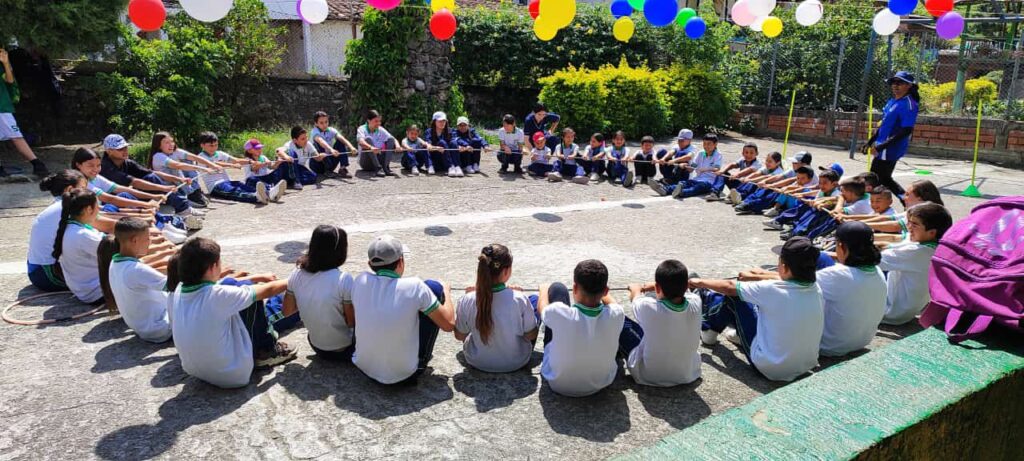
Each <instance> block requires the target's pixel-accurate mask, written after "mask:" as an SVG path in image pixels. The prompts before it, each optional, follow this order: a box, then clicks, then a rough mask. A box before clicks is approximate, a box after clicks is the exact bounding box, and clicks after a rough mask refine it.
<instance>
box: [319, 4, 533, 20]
mask: <svg viewBox="0 0 1024 461" xmlns="http://www.w3.org/2000/svg"><path fill="white" fill-rule="evenodd" d="M511 3H513V4H515V2H514V1H512V2H511ZM455 4H456V6H457V7H459V8H472V7H476V6H486V7H496V6H498V5H500V4H501V0H455ZM327 8H328V10H329V11H330V13H329V15H328V16H327V19H333V20H340V21H359V20H361V19H362V18H363V10H364V9H365V8H366V1H365V0H327Z"/></svg>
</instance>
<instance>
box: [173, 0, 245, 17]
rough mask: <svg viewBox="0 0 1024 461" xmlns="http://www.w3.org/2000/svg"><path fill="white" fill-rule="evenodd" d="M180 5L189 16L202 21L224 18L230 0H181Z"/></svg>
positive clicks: (229, 9)
mask: <svg viewBox="0 0 1024 461" xmlns="http://www.w3.org/2000/svg"><path fill="white" fill-rule="evenodd" d="M180 3H181V7H182V8H183V9H184V10H185V12H186V13H188V15H189V16H192V17H193V18H196V19H198V20H200V21H203V22H214V21H220V20H221V19H224V16H227V15H228V11H231V3H232V2H231V0H181V2H180Z"/></svg>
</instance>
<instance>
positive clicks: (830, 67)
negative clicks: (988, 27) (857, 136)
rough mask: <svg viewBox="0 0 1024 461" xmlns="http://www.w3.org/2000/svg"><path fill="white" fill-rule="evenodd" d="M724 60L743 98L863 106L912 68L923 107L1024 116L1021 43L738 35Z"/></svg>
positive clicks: (885, 95) (878, 100)
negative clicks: (745, 39) (748, 38)
mask: <svg viewBox="0 0 1024 461" xmlns="http://www.w3.org/2000/svg"><path fill="white" fill-rule="evenodd" d="M732 48H733V50H734V52H735V53H734V55H733V56H732V59H731V60H730V61H729V62H728V63H724V64H723V66H724V67H726V71H727V73H728V74H729V75H730V78H731V81H733V82H735V84H736V85H737V87H738V88H739V90H740V100H741V102H742V103H743V104H753V105H758V106H769V107H788V106H789V104H790V98H791V97H792V95H793V93H792V92H793V90H796V102H795V106H796V108H798V109H810V110H832V111H844V112H857V111H861V110H864V109H866V108H867V106H868V101H869V100H870V99H871V97H873V100H874V107H875V109H876V110H879V109H880V108H881V107H882V106H883V105H884V104H885V102H886V101H887V100H888V99H889V98H890V97H891V92H890V89H889V87H888V85H886V84H885V79H886V78H887V77H889V76H891V75H893V74H894V73H895V72H896V71H899V70H907V71H910V72H912V73H914V75H915V76H917V79H918V82H919V83H920V87H921V88H920V89H921V95H922V101H921V107H922V113H924V114H948V115H952V116H966V117H972V116H974V114H977V108H978V104H979V102H980V103H982V104H983V106H982V107H983V110H984V114H985V116H986V117H994V118H1001V119H1006V120H1024V82H1021V81H1020V80H1022V79H1024V69H1021V67H1022V64H1021V61H1022V58H1024V56H1022V54H1024V51H1022V50H1021V48H1022V43H1021V42H1014V43H1007V42H1004V41H991V40H962V41H959V42H949V41H945V40H941V39H938V38H936V37H935V36H934V34H932V35H931V36H930V37H928V36H910V35H899V36H889V37H874V38H873V39H872V40H871V41H852V40H845V39H844V40H840V41H836V42H817V43H815V42H809V43H803V44H800V45H793V44H785V45H782V44H780V43H779V42H772V43H754V44H748V43H733V44H732Z"/></svg>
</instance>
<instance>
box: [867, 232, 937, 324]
mask: <svg viewBox="0 0 1024 461" xmlns="http://www.w3.org/2000/svg"><path fill="white" fill-rule="evenodd" d="M935 246H936V244H935V242H927V243H918V242H906V243H900V244H897V245H893V246H891V247H889V248H888V249H887V250H885V251H883V252H882V262H881V263H879V264H878V267H879V268H880V269H882V270H883V271H887V272H888V275H887V277H886V285H887V286H888V288H887V290H886V292H887V293H888V296H887V299H886V306H885V316H884V317H883V318H882V323H887V324H890V325H899V324H903V323H906V322H909V321H911V320H913V319H914V317H915V316H917V314H920V313H921V310H923V309H924V306H925V305H927V304H928V303H929V302H931V300H932V298H931V295H930V294H929V292H928V268H929V267H930V266H931V260H932V256H933V255H934V254H935Z"/></svg>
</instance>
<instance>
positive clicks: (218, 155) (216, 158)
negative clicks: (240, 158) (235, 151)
mask: <svg viewBox="0 0 1024 461" xmlns="http://www.w3.org/2000/svg"><path fill="white" fill-rule="evenodd" d="M199 157H200V158H203V159H206V160H209V161H211V162H224V163H233V161H234V158H232V157H231V154H228V153H227V152H224V151H221V150H218V151H216V152H214V153H213V155H210V154H208V153H206V151H202V152H200V153H199Z"/></svg>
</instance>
